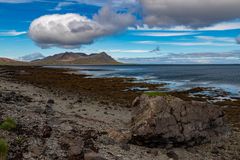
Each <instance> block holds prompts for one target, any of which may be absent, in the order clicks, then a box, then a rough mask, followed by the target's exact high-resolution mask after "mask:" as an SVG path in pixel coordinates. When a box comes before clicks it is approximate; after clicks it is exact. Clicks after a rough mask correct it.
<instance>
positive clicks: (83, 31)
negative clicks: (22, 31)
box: [29, 7, 135, 48]
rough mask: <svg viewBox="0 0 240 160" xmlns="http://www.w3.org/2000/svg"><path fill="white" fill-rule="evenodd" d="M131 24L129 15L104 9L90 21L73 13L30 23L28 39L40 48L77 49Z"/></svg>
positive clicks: (131, 20) (43, 17)
mask: <svg viewBox="0 0 240 160" xmlns="http://www.w3.org/2000/svg"><path fill="white" fill-rule="evenodd" d="M134 23H135V18H134V16H132V15H131V14H128V13H122V14H118V13H115V12H113V11H111V8H109V7H103V8H102V9H101V10H100V11H99V13H98V14H96V15H94V16H93V19H88V18H87V17H85V16H81V15H79V14H72V13H69V14H53V15H45V16H42V17H40V18H38V19H36V20H34V21H33V22H32V23H31V25H30V29H29V35H30V37H31V38H32V39H33V40H34V41H35V42H36V43H37V44H38V45H39V46H41V47H42V48H48V47H53V46H57V47H63V48H77V47H80V46H81V45H84V44H91V43H93V42H94V40H96V39H97V38H100V37H103V36H108V35H112V34H116V33H118V32H121V31H123V30H125V29H126V28H127V27H129V26H131V25H133V24H134Z"/></svg>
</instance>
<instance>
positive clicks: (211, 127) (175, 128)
mask: <svg viewBox="0 0 240 160" xmlns="http://www.w3.org/2000/svg"><path fill="white" fill-rule="evenodd" d="M133 106H135V111H134V116H133V119H132V123H131V130H132V134H133V135H132V139H131V142H132V143H134V144H138V145H147V146H149V147H155V146H164V147H165V146H167V145H169V144H172V145H174V146H179V145H186V146H192V145H198V144H202V143H205V142H208V141H210V140H211V138H214V137H217V136H218V135H220V134H224V133H226V132H227V129H226V126H225V124H224V113H223V112H222V111H221V110H220V109H218V107H216V106H214V105H211V104H208V103H202V102H196V101H192V102H186V101H183V100H181V99H179V98H176V97H172V96H158V97H149V96H147V95H142V96H141V97H138V98H137V99H136V100H135V101H134V103H133Z"/></svg>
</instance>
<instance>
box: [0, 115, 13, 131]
mask: <svg viewBox="0 0 240 160" xmlns="http://www.w3.org/2000/svg"><path fill="white" fill-rule="evenodd" d="M16 127H17V124H16V122H15V120H13V119H12V118H6V119H5V120H4V121H3V122H2V124H1V125H0V129H3V130H6V131H11V130H13V129H15V128H16Z"/></svg>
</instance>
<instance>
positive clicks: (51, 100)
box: [47, 99, 55, 104]
mask: <svg viewBox="0 0 240 160" xmlns="http://www.w3.org/2000/svg"><path fill="white" fill-rule="evenodd" d="M47 103H48V104H54V103H55V102H54V100H53V99H49V100H48V101H47Z"/></svg>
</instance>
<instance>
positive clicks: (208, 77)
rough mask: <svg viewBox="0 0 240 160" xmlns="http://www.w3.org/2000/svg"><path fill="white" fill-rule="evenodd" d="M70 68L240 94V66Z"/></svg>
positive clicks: (173, 86) (93, 74)
mask: <svg viewBox="0 0 240 160" xmlns="http://www.w3.org/2000/svg"><path fill="white" fill-rule="evenodd" d="M51 67H54V68H70V69H74V70H75V71H76V73H80V74H87V75H91V76H90V77H94V78H96V77H99V78H100V77H131V78H136V81H143V82H147V83H166V84H167V85H166V87H167V88H168V89H169V90H186V89H190V88H194V87H213V88H216V89H221V90H224V91H226V92H229V93H230V96H234V97H240V65H101V66H95V65H84V66H83V65H73V66H51Z"/></svg>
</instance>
